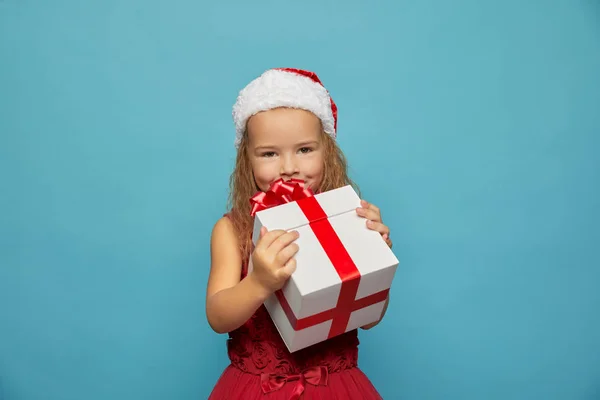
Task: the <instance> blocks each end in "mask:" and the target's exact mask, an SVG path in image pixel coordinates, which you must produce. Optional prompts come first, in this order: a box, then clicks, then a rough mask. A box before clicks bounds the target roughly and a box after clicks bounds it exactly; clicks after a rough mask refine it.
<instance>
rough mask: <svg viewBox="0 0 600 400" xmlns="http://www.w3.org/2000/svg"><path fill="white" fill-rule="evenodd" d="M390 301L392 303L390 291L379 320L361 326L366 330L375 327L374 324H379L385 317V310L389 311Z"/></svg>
mask: <svg viewBox="0 0 600 400" xmlns="http://www.w3.org/2000/svg"><path fill="white" fill-rule="evenodd" d="M389 303H390V295H389V293H388V297H387V299H386V300H385V304H384V306H383V312H382V313H381V318H379V320H377V321H375V322H371V323H370V324H368V325H365V326H361V328H362V329H365V330H366V329H371V328H373V327H374V326H377V324H379V323H380V322H381V320H382V319H383V317H384V316H385V312H386V311H387V308H388V304H389Z"/></svg>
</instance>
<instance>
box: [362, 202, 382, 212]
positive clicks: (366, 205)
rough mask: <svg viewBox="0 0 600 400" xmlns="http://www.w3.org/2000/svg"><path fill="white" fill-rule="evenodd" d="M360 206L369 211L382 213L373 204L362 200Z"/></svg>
mask: <svg viewBox="0 0 600 400" xmlns="http://www.w3.org/2000/svg"><path fill="white" fill-rule="evenodd" d="M360 204H361V205H362V206H363V207H364V208H368V209H369V210H373V211H375V212H376V213H381V210H379V207H377V206H376V205H375V204H371V203H369V202H368V201H366V200H361V201H360Z"/></svg>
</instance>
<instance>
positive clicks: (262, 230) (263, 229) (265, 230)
mask: <svg viewBox="0 0 600 400" xmlns="http://www.w3.org/2000/svg"><path fill="white" fill-rule="evenodd" d="M266 234H267V228H266V227H264V226H261V227H260V234H259V237H263V236H265V235H266Z"/></svg>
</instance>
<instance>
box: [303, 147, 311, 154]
mask: <svg viewBox="0 0 600 400" xmlns="http://www.w3.org/2000/svg"><path fill="white" fill-rule="evenodd" d="M311 151H312V149H311V148H310V147H302V148H301V149H300V152H301V153H309V152H311Z"/></svg>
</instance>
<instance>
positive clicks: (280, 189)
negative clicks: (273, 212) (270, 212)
mask: <svg viewBox="0 0 600 400" xmlns="http://www.w3.org/2000/svg"><path fill="white" fill-rule="evenodd" d="M313 195H314V193H313V191H312V190H310V188H305V187H304V181H303V180H301V179H292V180H289V181H284V180H283V179H281V178H279V179H277V180H276V181H275V182H273V183H272V184H271V187H270V188H269V190H267V191H266V192H258V193H256V194H255V195H254V196H252V197H251V198H250V204H251V205H252V211H251V213H250V215H252V216H254V214H256V213H257V212H259V211H262V210H265V209H267V208H271V207H275V206H279V205H282V204H285V203H290V202H292V201H297V200H300V199H304V198H306V197H311V196H313Z"/></svg>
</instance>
